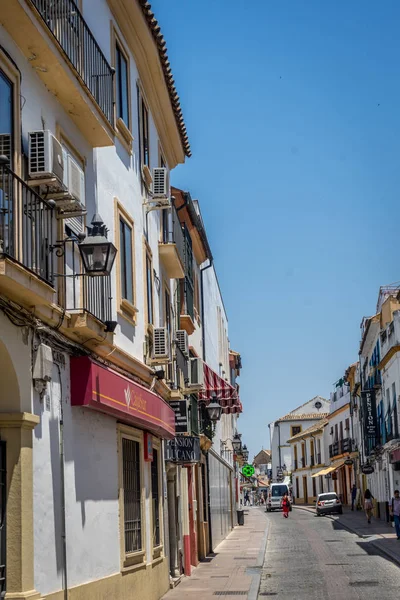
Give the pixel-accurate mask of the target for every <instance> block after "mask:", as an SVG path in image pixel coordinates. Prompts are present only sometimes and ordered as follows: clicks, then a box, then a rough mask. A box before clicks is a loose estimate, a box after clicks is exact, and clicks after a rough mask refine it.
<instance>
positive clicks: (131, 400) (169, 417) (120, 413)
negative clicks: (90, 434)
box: [71, 356, 175, 439]
mask: <svg viewBox="0 0 400 600" xmlns="http://www.w3.org/2000/svg"><path fill="white" fill-rule="evenodd" d="M71 404H72V406H86V407H88V408H91V409H94V410H99V411H100V412H103V413H106V414H109V415H112V416H113V417H115V418H117V419H119V420H121V421H124V422H125V423H128V424H129V425H133V426H136V427H140V428H142V429H146V430H147V431H150V432H151V433H154V434H155V435H157V436H159V437H162V438H167V439H170V438H171V439H172V438H173V437H174V436H175V413H174V411H173V410H172V408H171V407H170V406H169V404H167V402H165V401H164V400H163V399H162V398H161V397H160V396H158V395H157V394H155V393H154V392H152V391H150V390H149V389H147V388H145V387H143V386H141V385H139V384H137V383H136V382H134V381H132V379H129V378H128V377H125V376H124V375H121V374H120V373H117V372H116V371H113V370H112V369H109V368H108V367H104V366H102V365H99V364H98V363H96V362H94V361H92V360H91V359H90V358H89V357H87V356H81V357H71Z"/></svg>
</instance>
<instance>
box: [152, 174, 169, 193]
mask: <svg viewBox="0 0 400 600" xmlns="http://www.w3.org/2000/svg"><path fill="white" fill-rule="evenodd" d="M152 192H153V198H160V199H162V198H164V199H167V200H169V181H168V169H166V168H165V167H155V168H154V169H153V190H152Z"/></svg>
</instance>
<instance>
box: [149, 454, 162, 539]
mask: <svg viewBox="0 0 400 600" xmlns="http://www.w3.org/2000/svg"><path fill="white" fill-rule="evenodd" d="M151 498H152V511H153V513H152V514H153V547H156V546H159V545H160V544H161V535H160V483H159V459H158V450H156V449H155V448H153V460H152V463H151Z"/></svg>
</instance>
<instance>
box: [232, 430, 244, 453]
mask: <svg viewBox="0 0 400 600" xmlns="http://www.w3.org/2000/svg"><path fill="white" fill-rule="evenodd" d="M241 437H242V434H241V433H237V432H236V433H235V435H234V436H233V440H232V448H233V451H234V453H235V454H240V452H241V451H242V440H241Z"/></svg>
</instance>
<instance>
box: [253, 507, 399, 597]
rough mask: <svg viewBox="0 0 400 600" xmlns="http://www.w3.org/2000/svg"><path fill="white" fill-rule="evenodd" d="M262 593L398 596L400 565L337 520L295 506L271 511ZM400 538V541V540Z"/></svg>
mask: <svg viewBox="0 0 400 600" xmlns="http://www.w3.org/2000/svg"><path fill="white" fill-rule="evenodd" d="M268 520H269V532H268V541H267V549H266V553H265V560H264V566H263V569H262V574H261V585H260V590H259V595H258V598H259V600H263V599H264V598H268V597H274V598H277V600H294V599H295V600H314V599H315V600H321V599H322V598H323V599H324V600H325V599H328V600H342V599H343V600H345V599H346V600H347V599H348V598H352V599H355V598H362V599H363V600H370V599H371V600H376V598H377V597H378V596H379V597H380V598H382V599H384V600H392V599H395V598H396V599H397V598H398V594H399V587H400V569H399V567H398V566H397V565H395V564H393V563H392V562H391V561H390V560H388V559H387V558H385V557H384V556H383V555H382V556H380V555H379V554H378V550H377V548H376V547H375V546H373V545H372V543H371V542H372V541H373V540H374V536H372V537H369V538H368V539H362V538H360V537H358V536H357V535H355V534H353V533H350V532H348V531H346V530H345V529H343V528H342V527H341V526H340V525H339V524H338V522H337V521H336V520H332V519H330V518H324V517H322V518H317V517H315V515H314V514H312V513H309V512H307V511H304V510H300V509H296V508H294V510H293V511H292V512H291V513H290V517H289V519H287V520H286V519H283V518H282V513H280V512H276V513H271V514H270V515H268ZM399 544H400V542H399Z"/></svg>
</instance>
